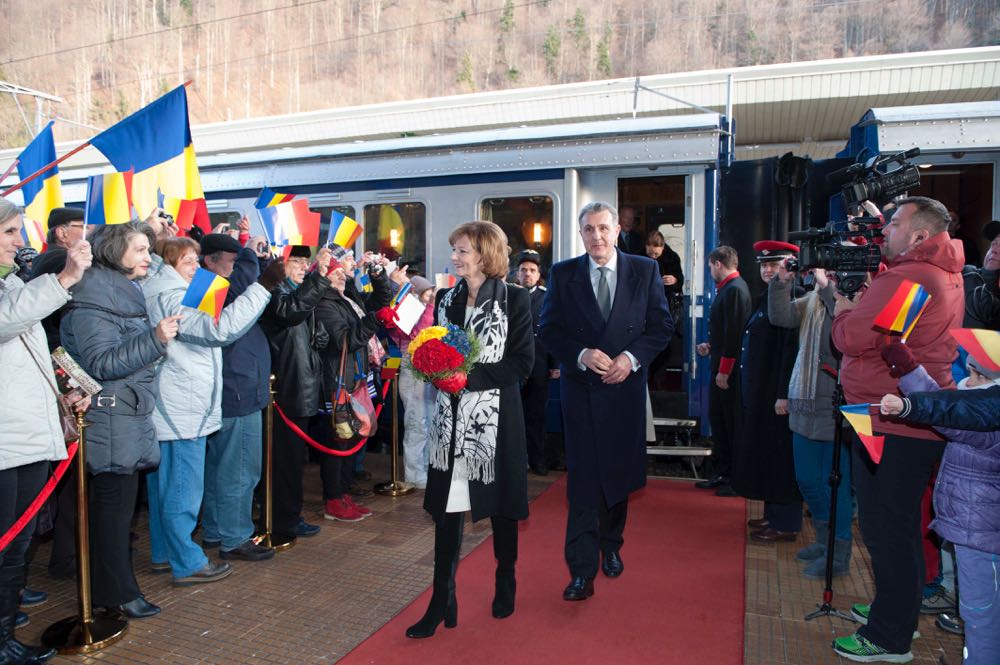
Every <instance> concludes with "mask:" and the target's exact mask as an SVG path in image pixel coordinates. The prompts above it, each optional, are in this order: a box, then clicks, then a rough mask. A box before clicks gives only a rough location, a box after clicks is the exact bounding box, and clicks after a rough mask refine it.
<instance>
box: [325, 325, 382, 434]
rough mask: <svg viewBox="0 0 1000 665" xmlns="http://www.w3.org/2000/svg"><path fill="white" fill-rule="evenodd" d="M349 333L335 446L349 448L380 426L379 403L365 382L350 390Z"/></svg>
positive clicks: (342, 359) (343, 352) (336, 414)
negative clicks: (375, 402) (376, 409)
mask: <svg viewBox="0 0 1000 665" xmlns="http://www.w3.org/2000/svg"><path fill="white" fill-rule="evenodd" d="M356 369H358V368H357V367H356ZM346 370H347V335H344V343H343V346H342V347H341V350H340V370H339V371H338V372H337V388H336V390H335V391H334V394H333V399H332V402H333V416H332V419H333V440H334V444H335V445H334V448H337V449H338V450H347V449H349V448H350V447H351V446H352V445H353V444H355V443H357V442H359V441H361V439H365V438H368V437H370V436H371V435H373V434H374V433H375V432H376V431H377V429H378V421H377V420H376V419H375V406H374V405H373V404H372V400H371V397H370V396H369V395H368V385H367V383H366V382H365V381H355V385H354V390H353V391H349V390H348V389H347V372H346ZM337 444H339V446H338V445H337Z"/></svg>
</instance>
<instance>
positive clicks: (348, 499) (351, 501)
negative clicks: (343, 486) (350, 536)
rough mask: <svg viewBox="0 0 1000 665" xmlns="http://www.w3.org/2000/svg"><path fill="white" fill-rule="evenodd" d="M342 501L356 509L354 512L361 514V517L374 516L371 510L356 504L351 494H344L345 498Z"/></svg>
mask: <svg viewBox="0 0 1000 665" xmlns="http://www.w3.org/2000/svg"><path fill="white" fill-rule="evenodd" d="M341 500H342V501H343V502H344V503H346V504H347V505H348V506H350V507H351V508H354V510H356V511H357V512H358V513H360V514H361V517H368V516H369V515H371V514H372V511H371V509H369V508H365V507H364V506H359V505H358V504H356V503H354V499H352V498H351V495H350V494H344V496H343V497H341Z"/></svg>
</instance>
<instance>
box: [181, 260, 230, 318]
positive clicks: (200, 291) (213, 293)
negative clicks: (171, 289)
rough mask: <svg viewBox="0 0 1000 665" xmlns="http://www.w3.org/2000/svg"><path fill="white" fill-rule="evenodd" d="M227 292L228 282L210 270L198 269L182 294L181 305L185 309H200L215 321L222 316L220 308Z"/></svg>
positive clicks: (224, 301)
mask: <svg viewBox="0 0 1000 665" xmlns="http://www.w3.org/2000/svg"><path fill="white" fill-rule="evenodd" d="M228 292H229V280H228V279H226V278H225V277H220V276H219V275H216V274H215V273H214V272H212V271H211V270H205V269H204V268H198V272H196V273H195V274H194V279H192V280H191V283H190V284H189V285H188V288H187V291H185V292H184V299H183V300H181V304H182V305H184V306H185V307H192V308H194V309H200V310H201V311H203V312H205V313H206V314H208V315H209V316H211V317H212V318H213V319H215V320H216V321H218V320H219V316H221V315H222V306H223V305H224V304H225V303H226V294H227V293H228Z"/></svg>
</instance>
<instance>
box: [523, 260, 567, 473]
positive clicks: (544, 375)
mask: <svg viewBox="0 0 1000 665" xmlns="http://www.w3.org/2000/svg"><path fill="white" fill-rule="evenodd" d="M541 266H542V257H541V255H540V254H539V253H538V252H536V251H535V250H533V249H526V250H524V251H523V252H521V253H520V254H518V256H517V281H518V283H519V284H520V285H521V286H523V287H524V288H525V289H527V290H528V295H529V296H530V297H531V323H532V336H533V337H534V340H535V364H534V365H532V366H531V374H529V375H528V378H527V379H525V381H524V383H523V384H522V386H521V404H522V405H523V406H524V427H525V434H526V435H527V442H528V467H529V468H530V469H531V470H532V471H533V472H534V473H536V474H537V475H539V476H545V475H548V473H549V466H550V464H551V465H553V466H554V465H555V464H557V463H558V462H559V451H558V450H556V449H555V447H554V446H551V445H548V441H547V438H546V436H545V413H546V411H547V408H546V407H547V405H548V403H549V379H550V378H552V379H558V378H559V367H558V365H557V364H556V359H555V356H553V355H552V354H551V353H548V352H546V351H545V347H543V346H542V343H541V341H540V340H539V339H538V321H539V319H540V318H541V315H542V303H543V302H544V300H545V294H546V293H547V289H546V288H545V286H544V285H543V284H542V283H541V276H542V273H541Z"/></svg>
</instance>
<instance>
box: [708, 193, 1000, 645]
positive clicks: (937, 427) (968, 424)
mask: <svg viewBox="0 0 1000 665" xmlns="http://www.w3.org/2000/svg"><path fill="white" fill-rule="evenodd" d="M869 205H870V204H869ZM871 212H874V213H875V214H876V215H877V216H879V217H882V218H883V225H882V228H881V233H882V240H881V257H882V264H881V265H880V267H879V270H878V271H876V272H873V273H871V274H870V275H869V277H868V280H867V282H866V283H865V284H864V286H862V287H861V289H860V290H859V291H858V292H856V293H844V292H841V291H840V290H838V288H837V282H836V277H835V273H827V272H826V271H825V270H823V269H820V268H816V269H811V270H809V271H808V275H802V276H803V277H808V279H807V280H805V281H807V282H809V286H810V287H811V288H810V289H809V290H808V291H807V290H803V288H802V286H801V285H800V284H799V280H797V279H796V274H795V273H793V272H790V271H789V270H787V269H786V263H787V261H788V259H789V258H790V257H793V256H795V255H797V254H798V252H799V248H798V247H796V246H795V245H792V244H789V243H785V242H781V241H774V240H762V241H759V242H757V243H756V244H755V245H754V251H755V253H756V260H757V263H758V266H759V271H760V278H761V281H762V282H763V283H764V289H763V291H761V292H760V293H759V294H758V295H757V296H756V297H755V298H754V297H752V296H751V292H750V289H749V287H748V286H747V283H746V281H744V279H743V278H742V277H741V276H740V273H739V261H738V257H737V254H736V252H735V250H733V249H732V248H731V247H728V246H725V245H723V246H719V247H716V248H715V249H714V250H713V251H712V252H711V254H709V256H708V261H709V267H710V270H711V274H712V277H713V279H714V280H715V282H716V285H715V286H716V294H715V298H714V300H713V304H712V309H711V314H710V322H709V338H708V340H707V341H705V342H702V343H701V344H699V345H698V349H697V350H698V353H699V354H700V355H702V356H710V358H711V371H712V374H713V385H712V389H711V392H710V417H711V423H712V432H713V461H714V464H715V475H714V476H713V477H711V478H709V479H707V480H704V481H700V482H698V483H696V485H697V486H698V487H699V488H702V489H706V490H714V491H715V493H716V494H717V495H719V496H723V497H729V496H742V497H746V498H750V499H759V500H762V501H763V502H764V514H763V517H761V518H757V519H751V520H749V522H748V527H749V528H750V530H751V531H750V539H751V540H752V541H753V542H755V543H760V544H774V543H782V542H794V541H796V540H797V539H798V536H799V533H800V531H801V529H802V521H803V502H805V505H806V506H807V508H808V511H809V514H810V517H811V520H812V525H813V532H814V533H815V541H814V542H811V543H806V544H805V546H804V547H802V548H801V549H799V550H798V551H797V553H796V559H798V560H799V561H800V562H802V563H803V564H804V567H803V571H802V572H803V575H805V576H806V577H809V578H814V579H822V578H824V577H825V574H826V571H827V569H828V565H829V567H830V570H831V571H832V574H833V576H841V575H846V574H848V573H849V572H850V561H851V551H852V519H853V516H854V513H855V502H856V515H857V519H858V523H859V526H860V530H861V534H862V536H863V540H864V545H865V546H866V548H867V549H868V553H869V555H870V558H871V562H872V572H873V575H874V582H875V595H874V598H873V599H872V601H871V603H859V604H855V605H854V606H853V607H852V609H851V613H852V615H853V617H854V618H855V619H856V620H857V621H858V622H859V623H860V624H862V626H861V628H859V629H858V631H857V632H856V633H854V634H853V635H849V636H845V637H839V638H837V639H836V640H834V642H833V650H834V651H835V652H836V653H837V654H838V655H839V656H842V657H844V658H847V659H849V660H852V661H856V662H889V663H904V662H909V661H910V660H912V658H913V655H912V653H911V652H910V645H911V642H912V640H913V639H914V637H915V636H918V635H919V633H918V632H917V631H916V628H917V621H918V617H919V615H920V614H921V613H924V614H936V615H939V616H938V618H937V620H936V623H937V625H938V626H939V627H940V628H942V629H944V630H948V631H950V632H956V633H959V634H963V633H964V635H965V640H966V650H965V655H964V661H963V662H964V663H967V664H976V665H978V664H985V663H995V662H1000V629H998V621H1000V613H998V609H997V607H998V605H997V601H998V600H1000V596H998V590H997V583H996V580H997V574H996V571H997V561H998V559H1000V547H998V542H997V537H998V534H1000V529H998V524H1000V523H998V522H997V518H996V517H995V514H996V511H995V501H996V500H997V499H998V498H1000V494H998V485H997V483H996V475H995V473H996V470H997V468H998V465H1000V448H998V447H997V446H996V442H995V439H993V438H992V437H990V436H988V435H984V434H975V433H971V432H965V431H961V429H962V428H966V429H971V430H984V429H996V428H998V427H1000V419H998V417H997V415H996V414H995V413H994V414H992V416H976V417H970V416H968V415H966V417H965V418H964V419H963V420H961V421H959V422H955V421H948V420H946V419H945V418H943V417H942V418H941V419H939V420H936V419H935V418H934V415H938V414H942V409H940V408H938V407H936V406H932V407H927V410H924V411H922V412H921V413H922V414H923V415H922V417H921V418H920V419H919V420H918V419H917V418H914V417H912V416H911V414H910V409H911V408H912V405H911V403H910V402H905V406H904V401H903V396H905V395H909V394H910V393H911V392H916V391H931V390H934V391H936V390H946V391H950V390H951V389H954V388H955V387H956V382H958V388H959V389H960V390H962V389H966V388H991V387H995V386H996V383H997V380H1000V372H992V371H989V369H986V367H988V365H986V366H984V361H983V360H982V359H978V360H977V359H976V358H975V357H973V356H971V355H970V356H966V355H965V354H964V353H962V354H960V353H959V349H958V345H957V342H956V339H955V337H954V336H953V335H952V334H951V332H950V331H953V330H956V329H959V328H963V327H965V328H982V329H987V330H993V331H995V330H998V328H997V323H1000V321H998V320H997V316H996V313H997V312H1000V308H997V305H998V304H1000V286H998V282H997V272H996V269H997V268H998V267H1000V256H997V258H994V253H995V251H997V250H1000V243H998V242H996V240H997V236H998V231H1000V223H998V222H991V223H990V224H988V225H987V226H986V228H985V229H984V233H985V234H986V238H987V239H988V240H990V241H991V242H993V243H994V245H992V246H991V250H990V252H988V253H987V256H986V259H985V261H984V265H983V267H982V269H981V270H980V269H979V268H978V267H974V266H972V267H970V266H966V267H965V269H964V270H963V247H962V243H961V242H960V241H958V240H954V239H952V237H951V236H950V235H949V233H948V230H949V222H950V220H951V216H950V215H949V213H948V211H947V209H946V208H945V207H944V206H943V205H942V204H941V203H940V202H938V201H935V200H933V199H929V198H925V197H916V196H915V197H909V198H902V199H898V200H896V201H894V202H893V203H892V204H890V205H889V206H887V207H886V210H885V211H884V213H883V212H882V211H879V210H878V209H877V208H875V209H873V210H872V211H871ZM904 280H909V281H910V282H914V283H917V284H920V285H921V286H922V287H923V288H924V289H925V290H926V292H927V293H928V294H929V296H930V298H929V301H928V305H927V306H926V309H924V310H923V313H922V314H921V315H920V317H919V320H918V323H917V324H916V325H915V326H914V328H913V330H912V333H911V334H910V335H909V337H908V338H906V339H905V340H903V341H900V338H899V337H898V336H894V335H890V334H887V331H886V330H883V329H879V328H877V327H876V326H875V325H874V323H875V321H876V318H877V317H878V316H879V314H880V313H881V312H882V311H883V310H884V309H886V308H887V307H888V306H889V305H890V302H891V301H893V299H894V297H895V295H896V293H897V290H898V289H899V287H900V286H901V285H902V284H903V283H904ZM904 342H905V343H904ZM965 377H968V378H965ZM841 391H842V394H841ZM921 399H923V397H921ZM928 399H930V398H928ZM845 403H846V404H853V405H865V406H866V407H868V405H873V406H870V407H868V408H869V409H870V410H871V411H872V413H871V420H872V425H871V430H872V431H871V432H861V434H865V435H869V437H874V438H875V439H877V440H878V442H879V443H878V444H874V445H877V446H879V447H877V448H873V447H871V446H870V445H866V444H865V443H864V442H863V441H862V439H861V438H860V437H859V436H858V435H857V434H855V433H854V432H853V430H850V429H849V428H846V421H843V420H842V419H841V418H840V417H839V413H838V411H837V407H838V406H839V405H840V404H845ZM916 403H919V402H916ZM959 403H961V402H959ZM929 414H934V415H929ZM838 427H842V428H846V429H842V430H841V431H840V432H838V431H837V428H838ZM837 442H840V443H839V445H840V446H841V450H840V454H839V455H834V452H835V451H834V447H835V445H837ZM946 442H950V443H947V446H946ZM946 451H947V452H946ZM942 457H943V461H942ZM835 461H836V462H837V463H838V466H837V468H836V469H834V463H835ZM991 470H992V473H993V476H992V478H991V477H990V475H989V474H990V473H991ZM834 471H836V473H834ZM835 477H836V478H839V482H838V483H837V490H836V494H835V495H834V494H833V489H832V483H830V482H828V481H829V480H830V479H831V478H835ZM987 515H988V516H987ZM832 516H835V519H831V517H832ZM831 531H832V532H833V533H832V536H833V537H832V539H831V538H830V536H831ZM942 539H944V540H946V541H947V542H949V543H951V546H953V548H954V551H955V552H956V554H957V576H956V577H957V579H956V580H955V583H954V585H953V587H954V591H952V590H949V589H948V588H946V586H945V585H943V584H942V581H943V570H944V567H943V565H942ZM830 542H832V543H833V547H832V548H830V547H829V545H828V543H830ZM956 610H958V611H959V612H960V615H961V619H959V618H958V617H956V616H955V614H954V613H955V611H956ZM963 619H964V622H963V621H962V620H963ZM942 662H944V659H943V658H942Z"/></svg>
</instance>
